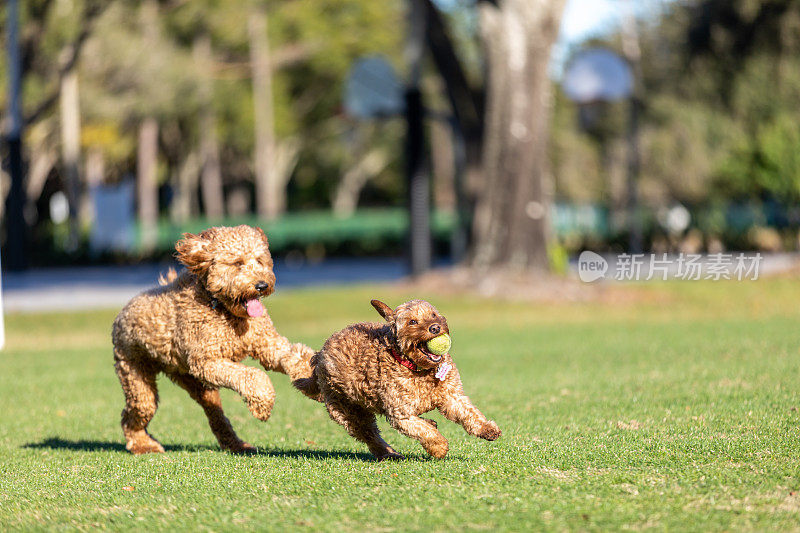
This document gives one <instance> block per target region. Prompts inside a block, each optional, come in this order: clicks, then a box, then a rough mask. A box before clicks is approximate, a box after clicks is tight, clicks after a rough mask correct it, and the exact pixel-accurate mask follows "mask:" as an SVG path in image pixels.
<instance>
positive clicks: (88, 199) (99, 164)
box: [81, 146, 106, 223]
mask: <svg viewBox="0 0 800 533" xmlns="http://www.w3.org/2000/svg"><path fill="white" fill-rule="evenodd" d="M85 174H86V194H84V196H83V199H82V200H81V220H87V221H90V222H92V223H94V222H95V214H96V213H95V212H94V204H93V202H92V194H93V191H94V190H95V189H97V188H98V187H100V186H101V185H102V184H103V180H104V179H105V175H106V159H105V156H104V155H103V150H101V149H100V148H99V147H97V146H94V147H92V148H89V151H88V153H87V154H86V170H85Z"/></svg>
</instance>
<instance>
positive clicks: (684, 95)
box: [0, 0, 800, 280]
mask: <svg viewBox="0 0 800 533" xmlns="http://www.w3.org/2000/svg"><path fill="white" fill-rule="evenodd" d="M0 17H2V18H1V19H0V20H1V21H2V33H3V43H4V53H3V54H2V59H1V60H0V61H2V69H0V76H2V87H3V90H2V96H0V100H1V101H2V112H3V115H2V118H1V120H2V124H1V125H2V132H3V143H2V162H3V164H2V174H0V192H1V193H2V197H3V199H4V200H5V201H4V202H2V203H1V206H2V220H3V231H2V234H3V235H2V244H1V245H0V248H1V249H2V264H3V268H4V270H5V271H6V272H14V271H16V272H25V271H26V269H33V270H36V269H37V268H41V267H53V266H71V267H75V266H79V265H83V266H92V265H94V266H99V265H133V264H139V265H141V264H158V262H159V261H163V260H166V259H169V258H170V257H171V254H172V252H173V245H174V242H175V240H176V239H177V238H179V237H180V235H181V233H182V232H184V231H199V230H202V229H204V228H206V227H208V226H211V225H219V224H228V225H229V224H239V223H248V224H253V225H260V226H262V227H264V228H265V229H266V230H267V233H268V235H269V237H270V241H271V247H272V251H273V253H274V255H275V256H276V257H277V258H278V259H279V260H280V262H281V263H282V264H284V265H286V266H287V268H289V267H296V268H307V269H310V270H306V272H308V276H311V277H317V278H319V277H320V276H322V277H324V275H325V272H328V273H330V272H339V274H336V275H338V276H339V278H342V277H343V276H344V277H346V276H351V277H355V278H357V279H365V278H370V276H376V277H380V276H388V277H392V276H402V275H404V274H406V273H408V272H411V273H412V274H415V275H419V274H422V273H424V272H426V271H427V270H429V269H430V268H431V267H432V266H450V265H461V266H466V267H469V268H473V269H479V270H484V271H486V270H489V269H491V270H493V271H497V272H525V273H534V274H536V275H542V274H545V273H555V274H559V273H564V272H566V271H567V270H568V268H569V260H570V258H574V257H575V256H576V254H578V253H580V251H582V250H585V249H591V250H594V251H598V252H614V253H618V252H622V251H632V252H637V251H655V252H671V253H677V252H684V253H699V252H719V251H724V250H737V251H741V250H748V251H756V250H758V251H765V252H794V251H796V250H797V249H798V247H800V239H799V238H798V237H799V233H798V231H799V230H800V210H799V209H798V206H797V200H798V197H800V121H798V116H797V113H798V111H797V110H798V109H800V106H799V105H798V104H800V69H798V63H800V54H798V52H800V2H797V1H790V0H784V1H779V0H726V1H723V0H694V1H669V0H641V1H632V0H631V1H626V0H568V1H565V0H538V1H530V0H494V1H493V0H482V1H478V0H387V1H382V2H374V1H369V0H286V1H277V0H275V1H262V0H246V1H245V0H226V1H214V0H193V1H188V0H171V1H157V0H143V1H139V2H134V1H128V0H113V1H107V0H27V1H18V0H9V1H6V2H5V3H4V4H3V6H2V11H1V12H0ZM409 221H410V223H409ZM337 269H338V270H337ZM92 272H95V271H92ZM381 273H382V274H381ZM146 276H147V278H148V279H150V277H151V272H149V271H147V272H146ZM334 277H335V276H334ZM13 279H17V280H19V279H21V278H13ZM337 279H338V278H337Z"/></svg>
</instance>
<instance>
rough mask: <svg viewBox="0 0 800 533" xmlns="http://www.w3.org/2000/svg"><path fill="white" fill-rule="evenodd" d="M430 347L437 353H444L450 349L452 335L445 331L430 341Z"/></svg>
mask: <svg viewBox="0 0 800 533" xmlns="http://www.w3.org/2000/svg"><path fill="white" fill-rule="evenodd" d="M427 346H428V349H429V350H430V351H431V352H432V353H435V354H436V355H444V354H446V353H447V352H449V351H450V335H448V334H447V333H443V334H441V335H439V336H438V337H434V338H432V339H431V340H429V341H428V345H427Z"/></svg>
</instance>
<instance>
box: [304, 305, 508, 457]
mask: <svg viewBox="0 0 800 533" xmlns="http://www.w3.org/2000/svg"><path fill="white" fill-rule="evenodd" d="M372 305H373V307H375V309H376V310H377V311H378V313H380V314H381V316H383V318H384V319H386V323H383V324H380V323H374V322H373V323H361V324H354V325H351V326H349V327H348V328H346V329H344V330H342V331H339V332H338V333H334V334H333V335H332V336H331V337H330V338H329V339H328V340H327V341H326V342H325V345H324V346H323V347H322V350H321V351H320V352H318V353H317V354H316V355H315V356H314V357H313V358H312V360H311V364H312V366H313V368H314V375H313V376H311V377H309V378H307V379H298V380H295V381H294V384H295V386H296V387H298V388H299V389H300V390H301V391H303V392H304V393H305V394H306V395H309V396H312V397H313V396H317V398H318V399H321V400H322V401H323V402H324V403H325V406H326V407H327V409H328V413H329V414H330V416H331V418H332V419H333V420H335V421H336V422H338V423H339V424H341V425H342V426H344V428H345V429H346V430H347V432H348V433H350V435H351V436H353V437H355V438H356V439H358V440H360V441H362V442H364V443H365V444H366V445H367V446H368V447H369V451H370V452H372V454H373V455H374V456H375V457H376V458H377V459H378V460H383V459H402V458H403V456H402V455H401V454H399V453H397V452H396V451H395V450H394V449H392V447H391V446H389V445H388V444H387V443H386V442H385V441H384V440H383V439H382V438H381V434H380V432H379V430H378V426H377V424H376V421H375V414H376V413H377V414H382V415H384V416H385V417H386V418H387V419H388V421H389V423H390V424H391V426H392V427H393V428H395V429H397V430H398V431H399V432H400V433H402V434H404V435H406V436H408V437H411V438H414V439H417V440H418V441H420V443H421V444H422V447H423V448H424V449H425V451H427V452H428V453H429V454H430V455H432V456H434V457H437V458H441V457H444V456H445V454H447V449H448V445H447V440H446V439H445V438H444V437H443V436H442V434H441V433H439V431H438V430H437V425H436V423H435V422H434V421H433V420H428V419H425V418H421V417H420V416H419V415H421V414H423V413H427V412H428V411H432V410H433V409H438V410H439V411H440V412H441V413H442V415H444V417H445V418H447V419H449V420H451V421H453V422H455V423H457V424H461V425H462V426H463V427H464V429H465V430H466V431H467V433H469V434H470V435H474V436H476V437H480V438H482V439H486V440H495V439H497V438H498V437H500V433H501V432H500V428H498V427H497V424H495V423H494V422H493V421H491V420H487V419H486V417H485V416H483V414H482V413H481V412H480V411H479V410H478V409H477V408H476V407H475V406H474V405H472V403H471V402H470V401H469V398H467V396H465V395H464V389H463V387H462V385H461V378H460V377H459V374H458V369H457V368H456V367H455V365H454V364H453V360H452V358H451V357H450V354H449V353H445V354H443V355H437V354H435V353H433V352H432V351H431V350H430V349H429V348H428V347H427V343H428V341H430V340H432V339H434V338H437V337H439V336H441V335H443V334H448V335H449V332H450V331H449V328H448V326H447V320H445V318H444V317H443V316H442V315H441V314H440V313H439V312H438V311H437V310H436V308H435V307H433V306H432V305H431V304H430V303H428V302H426V301H423V300H413V301H410V302H406V303H404V304H402V305H400V306H399V307H397V309H394V310H392V309H391V308H390V307H389V306H388V305H386V304H385V303H383V302H381V301H379V300H372Z"/></svg>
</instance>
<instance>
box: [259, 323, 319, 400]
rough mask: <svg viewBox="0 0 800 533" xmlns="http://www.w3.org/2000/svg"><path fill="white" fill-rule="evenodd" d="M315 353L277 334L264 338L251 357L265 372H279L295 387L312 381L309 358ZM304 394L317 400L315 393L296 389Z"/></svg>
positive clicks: (303, 345) (302, 388)
mask: <svg viewBox="0 0 800 533" xmlns="http://www.w3.org/2000/svg"><path fill="white" fill-rule="evenodd" d="M315 353H316V352H315V351H314V350H313V349H312V348H310V347H309V346H306V345H305V344H302V343H299V342H295V343H292V342H289V340H288V339H287V338H286V337H284V336H282V335H278V334H277V333H276V334H274V335H272V336H270V337H268V338H266V339H265V342H264V343H263V345H262V346H260V347H259V349H257V350H256V352H255V353H254V355H253V357H254V358H255V359H256V360H257V361H258V362H259V363H261V366H263V367H264V368H265V369H266V370H273V371H277V372H281V373H283V374H286V375H287V376H289V379H291V380H292V383H294V384H295V385H296V386H297V384H298V383H301V382H303V381H302V380H313V379H314V378H313V376H314V368H313V367H312V366H311V358H312V357H313V356H314V354H315ZM298 388H299V389H300V390H301V391H302V392H303V393H304V394H306V395H307V396H310V397H311V398H314V399H317V400H319V399H318V398H317V396H318V394H317V393H314V394H312V393H310V392H309V391H308V390H306V389H305V388H304V387H298Z"/></svg>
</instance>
